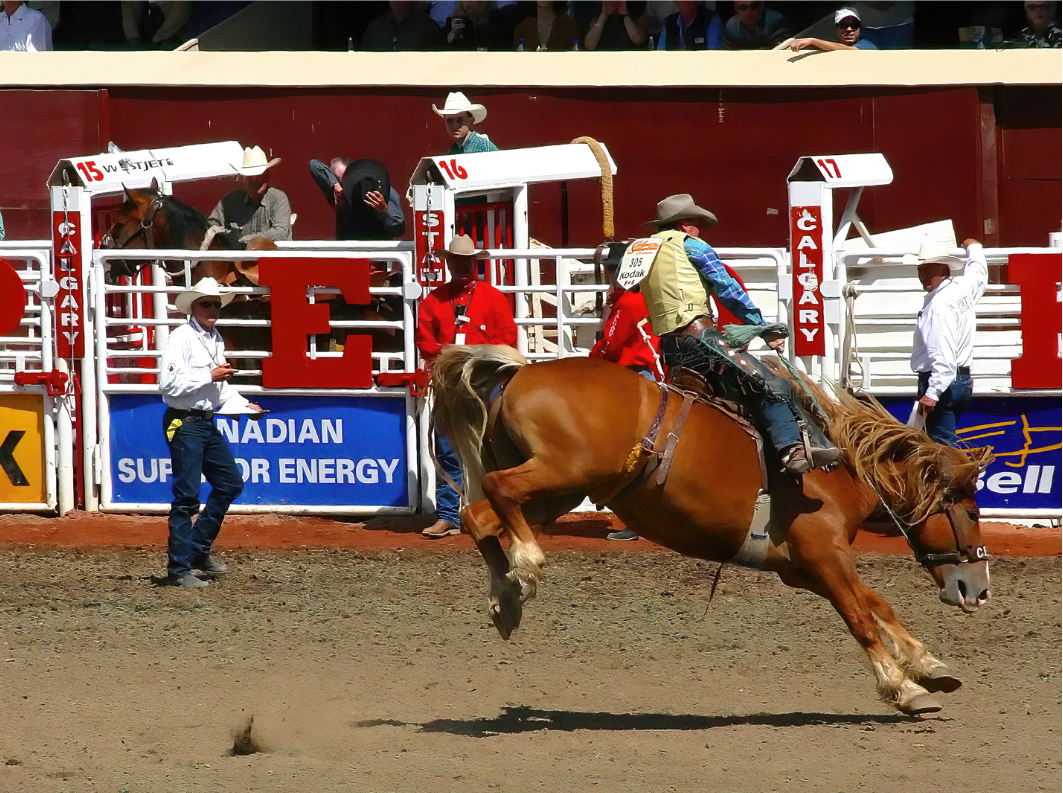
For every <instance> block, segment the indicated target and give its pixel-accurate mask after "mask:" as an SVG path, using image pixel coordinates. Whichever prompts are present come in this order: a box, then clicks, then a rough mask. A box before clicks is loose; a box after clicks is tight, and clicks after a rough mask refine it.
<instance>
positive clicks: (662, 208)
mask: <svg viewBox="0 0 1063 793" xmlns="http://www.w3.org/2000/svg"><path fill="white" fill-rule="evenodd" d="M685 218H699V219H700V220H703V221H705V223H703V224H702V225H704V226H705V228H710V229H711V228H712V227H713V226H715V225H716V224H717V223H718V222H719V221H717V220H716V216H715V215H714V214H712V213H711V212H710V211H709V210H707V209H702V208H701V207H699V206H698V205H697V204H695V203H694V199H693V198H691V196H690V194H689V193H679V194H678V195H670V196H668V198H665V199H662V200H661V201H659V202H658V203H657V219H656V220H650V221H647V222H646V223H643V225H644V226H658V227H659V226H666V225H668V224H669V223H674V222H675V221H677V220H683V219H685Z"/></svg>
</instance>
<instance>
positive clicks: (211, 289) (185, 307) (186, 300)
mask: <svg viewBox="0 0 1063 793" xmlns="http://www.w3.org/2000/svg"><path fill="white" fill-rule="evenodd" d="M201 297H217V298H219V299H220V300H221V304H222V305H223V306H227V305H229V303H230V302H231V301H232V299H233V297H235V295H233V293H232V292H230V291H229V290H228V289H225V290H223V289H222V288H221V287H220V286H218V282H217V281H215V280H214V279H213V278H211V277H210V276H207V277H206V278H200V279H199V281H198V282H197V283H196V285H195V286H193V287H192V288H191V289H186V290H185V291H183V292H182V293H181V294H179V295H178V296H177V299H176V300H174V301H173V304H174V306H175V307H176V308H177V310H178V311H180V312H181V313H182V314H191V313H192V304H193V303H195V302H196V301H197V300H199V299H200V298H201Z"/></svg>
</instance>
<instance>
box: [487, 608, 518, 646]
mask: <svg viewBox="0 0 1063 793" xmlns="http://www.w3.org/2000/svg"><path fill="white" fill-rule="evenodd" d="M488 613H489V614H490V615H491V622H493V623H494V624H495V629H496V630H497V631H498V635H499V636H501V637H502V638H503V639H509V636H510V634H511V633H513V629H512V628H511V627H509V626H508V625H507V624H506V621H505V620H504V619H503V618H502V609H501V608H499V607H498V606H497V605H495V606H491V608H490V609H489V610H488Z"/></svg>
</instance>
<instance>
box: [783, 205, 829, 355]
mask: <svg viewBox="0 0 1063 793" xmlns="http://www.w3.org/2000/svg"><path fill="white" fill-rule="evenodd" d="M824 245H825V241H824V234H823V217H822V215H821V212H820V207H819V206H816V205H812V206H794V207H790V255H791V258H792V259H793V290H794V299H793V316H792V317H791V318H790V322H791V324H792V325H793V331H794V354H795V355H825V354H826V352H827V348H826V344H825V343H824V341H823V336H824V330H823V328H824V317H823V294H822V292H821V291H820V286H821V285H822V283H823V248H824Z"/></svg>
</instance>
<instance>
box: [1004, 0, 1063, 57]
mask: <svg viewBox="0 0 1063 793" xmlns="http://www.w3.org/2000/svg"><path fill="white" fill-rule="evenodd" d="M1022 5H1023V10H1024V11H1025V12H1026V21H1027V22H1029V23H1030V24H1029V26H1027V27H1024V28H1023V29H1022V31H1021V32H1020V33H1019V37H1018V38H1017V39H1015V40H1014V41H1012V42H1011V45H1012V46H1013V47H1027V48H1033V49H1049V48H1051V49H1059V48H1060V47H1063V33H1061V31H1060V29H1059V28H1058V27H1057V26H1056V25H1055V24H1054V23H1053V18H1054V16H1055V11H1056V4H1055V3H1047V2H1044V0H1028V1H1027V2H1025V3H1023V4H1022Z"/></svg>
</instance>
